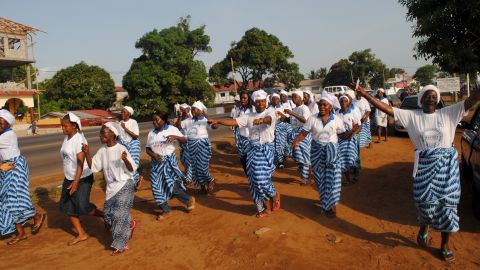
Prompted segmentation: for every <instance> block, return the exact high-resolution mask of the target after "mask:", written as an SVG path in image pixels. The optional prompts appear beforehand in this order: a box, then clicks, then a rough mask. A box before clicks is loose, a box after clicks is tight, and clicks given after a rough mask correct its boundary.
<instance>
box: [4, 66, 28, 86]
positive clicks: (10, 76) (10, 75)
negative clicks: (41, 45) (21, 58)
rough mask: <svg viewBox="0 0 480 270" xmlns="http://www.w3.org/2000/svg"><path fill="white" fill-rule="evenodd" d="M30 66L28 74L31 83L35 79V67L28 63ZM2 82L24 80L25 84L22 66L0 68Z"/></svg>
mask: <svg viewBox="0 0 480 270" xmlns="http://www.w3.org/2000/svg"><path fill="white" fill-rule="evenodd" d="M28 66H29V68H30V76H31V79H32V83H33V82H34V81H35V68H34V67H33V66H32V65H28ZM4 82H17V83H21V82H24V83H25V86H26V84H27V83H26V82H27V72H26V70H25V67H24V66H20V67H7V68H0V83H4Z"/></svg>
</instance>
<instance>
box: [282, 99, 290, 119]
mask: <svg viewBox="0 0 480 270" xmlns="http://www.w3.org/2000/svg"><path fill="white" fill-rule="evenodd" d="M280 106H282V110H283V114H285V116H286V117H290V115H289V114H288V113H285V112H284V111H285V110H286V109H288V110H293V108H292V106H291V105H290V103H289V102H285V103H282V104H280Z"/></svg>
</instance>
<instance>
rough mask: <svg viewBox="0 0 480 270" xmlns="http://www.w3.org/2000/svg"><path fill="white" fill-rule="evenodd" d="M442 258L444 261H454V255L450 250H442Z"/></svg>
mask: <svg viewBox="0 0 480 270" xmlns="http://www.w3.org/2000/svg"><path fill="white" fill-rule="evenodd" d="M442 258H443V260H444V261H446V262H453V261H455V257H454V256H453V252H451V251H445V250H443V251H442Z"/></svg>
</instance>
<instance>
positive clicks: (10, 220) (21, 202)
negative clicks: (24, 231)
mask: <svg viewBox="0 0 480 270" xmlns="http://www.w3.org/2000/svg"><path fill="white" fill-rule="evenodd" d="M4 162H12V163H13V165H14V166H15V169H13V170H10V171H0V235H7V234H10V233H12V232H14V231H15V224H24V223H25V222H27V221H28V220H29V219H30V218H32V217H33V216H34V215H35V209H34V208H33V204H32V200H31V199H30V186H29V185H30V173H29V170H28V164H27V161H26V160H25V158H24V157H23V156H22V155H20V156H18V157H15V158H12V159H10V160H5V161H4Z"/></svg>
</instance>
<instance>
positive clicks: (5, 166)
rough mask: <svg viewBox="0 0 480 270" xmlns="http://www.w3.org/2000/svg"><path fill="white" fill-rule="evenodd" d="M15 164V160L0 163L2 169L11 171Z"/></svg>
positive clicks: (0, 169)
mask: <svg viewBox="0 0 480 270" xmlns="http://www.w3.org/2000/svg"><path fill="white" fill-rule="evenodd" d="M15 168H16V167H15V165H13V162H6V163H2V164H0V171H10V170H13V169H15Z"/></svg>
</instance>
